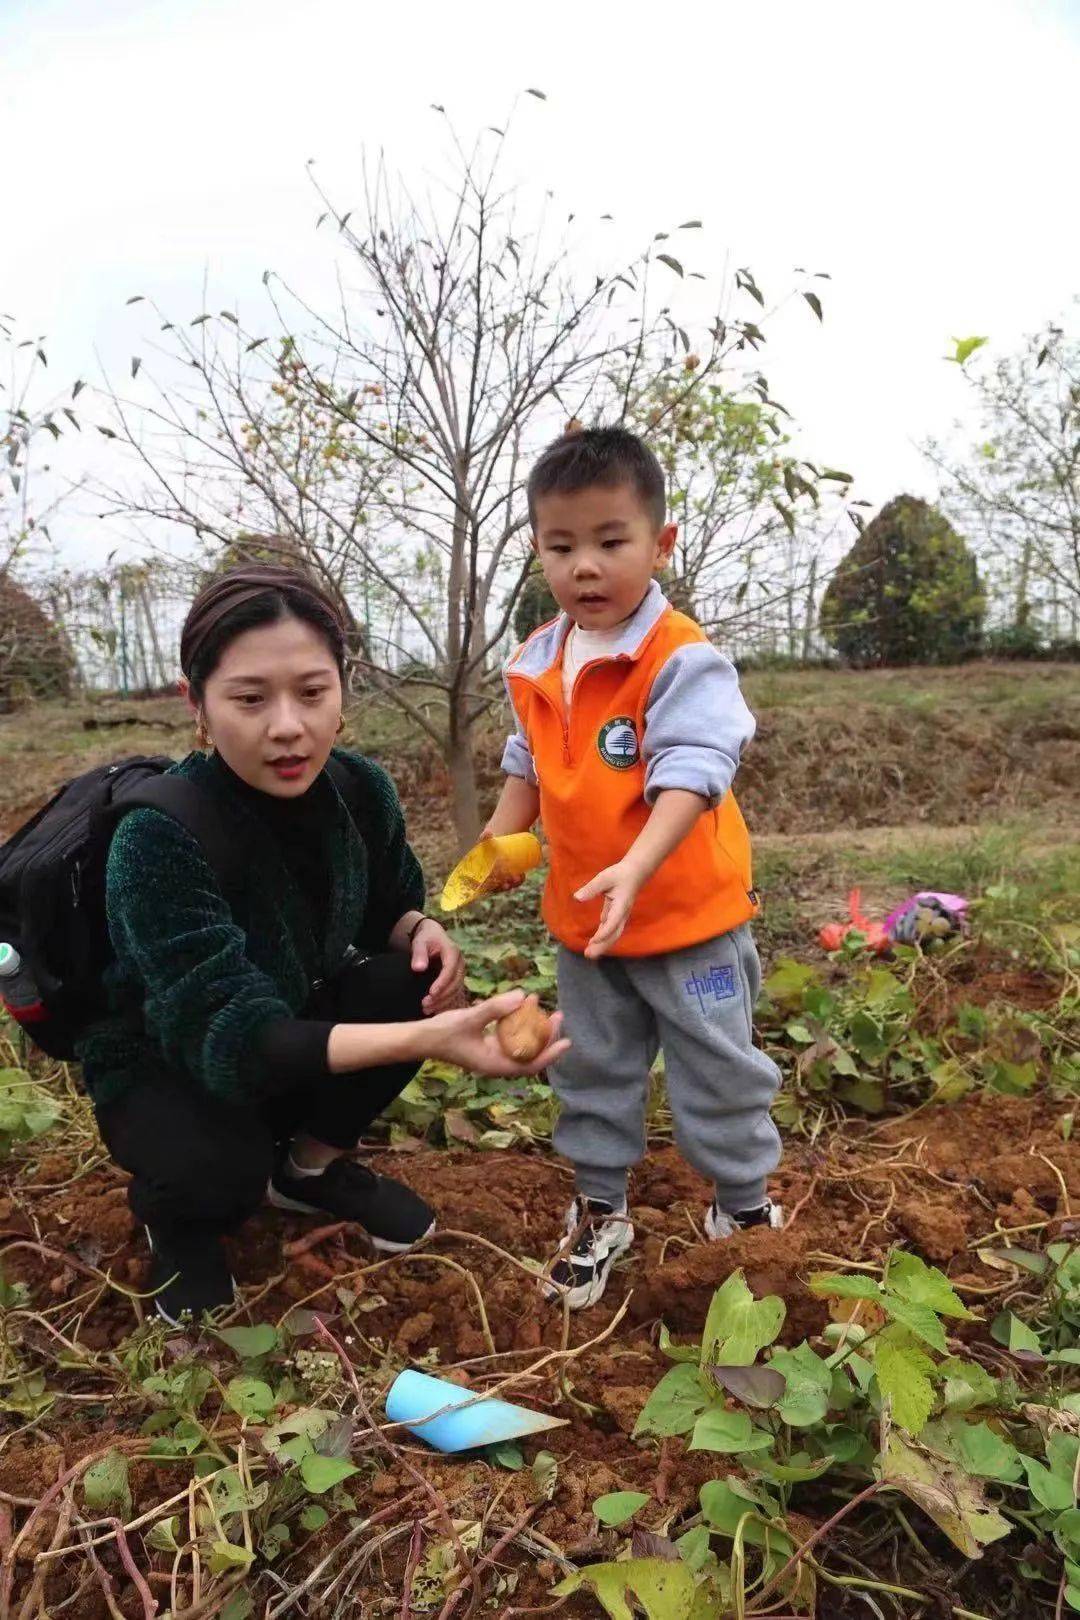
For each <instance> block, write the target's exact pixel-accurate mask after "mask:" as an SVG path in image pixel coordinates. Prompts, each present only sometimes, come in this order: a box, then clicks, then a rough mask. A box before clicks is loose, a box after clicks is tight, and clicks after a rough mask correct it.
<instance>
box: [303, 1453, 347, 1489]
mask: <svg viewBox="0 0 1080 1620" xmlns="http://www.w3.org/2000/svg"><path fill="white" fill-rule="evenodd" d="M356 1472H357V1470H356V1468H354V1466H353V1464H352V1463H351V1462H346V1461H345V1458H344V1457H318V1456H316V1455H315V1454H314V1452H313V1453H312V1454H311V1456H309V1457H305V1458H304V1460H303V1462H302V1463H301V1464H300V1478H301V1479H302V1480H303V1482H304V1485H305V1487H306V1489H307V1490H309V1491H310V1492H311V1494H312V1495H313V1496H321V1495H322V1493H323V1491H328V1490H330V1488H331V1487H332V1486H334V1485H340V1484H341V1481H342V1480H343V1479H348V1478H349V1477H350V1475H352V1474H355V1473H356Z"/></svg>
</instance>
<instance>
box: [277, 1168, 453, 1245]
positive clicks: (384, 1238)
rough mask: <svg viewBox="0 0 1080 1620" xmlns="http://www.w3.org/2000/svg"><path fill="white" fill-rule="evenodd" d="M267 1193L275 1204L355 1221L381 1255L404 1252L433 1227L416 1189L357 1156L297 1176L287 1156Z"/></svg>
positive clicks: (429, 1211) (430, 1211)
mask: <svg viewBox="0 0 1080 1620" xmlns="http://www.w3.org/2000/svg"><path fill="white" fill-rule="evenodd" d="M267 1196H268V1198H269V1200H270V1202H271V1203H272V1204H275V1205H276V1206H277V1208H278V1209H292V1210H296V1211H297V1212H298V1213H299V1214H301V1215H333V1216H335V1217H336V1219H337V1220H339V1221H355V1222H356V1224H357V1226H362V1227H363V1228H364V1231H365V1232H366V1233H367V1235H368V1237H369V1238H370V1239H371V1244H372V1247H373V1248H376V1249H380V1250H382V1252H383V1253H385V1254H403V1253H404V1252H405V1250H406V1249H411V1248H412V1246H413V1244H414V1243H419V1241H420V1239H421V1238H423V1237H427V1235H428V1233H429V1232H433V1231H434V1230H435V1211H434V1210H433V1209H432V1207H431V1205H430V1204H427V1203H425V1202H424V1200H423V1199H422V1198H421V1197H420V1195H419V1194H418V1193H414V1192H413V1190H412V1188H411V1187H406V1186H404V1185H403V1184H402V1183H401V1182H400V1181H394V1180H393V1179H392V1178H391V1177H390V1176H377V1175H376V1174H375V1172H374V1170H369V1169H368V1167H367V1165H366V1164H358V1163H357V1162H356V1160H355V1159H334V1160H333V1162H332V1163H331V1164H328V1165H327V1167H326V1169H325V1170H323V1171H321V1172H320V1173H319V1175H317V1176H298V1175H296V1173H295V1172H294V1171H293V1170H292V1168H291V1166H290V1163H289V1160H288V1158H285V1159H283V1160H282V1162H281V1164H279V1166H278V1168H277V1169H276V1170H275V1171H274V1174H273V1175H272V1176H271V1178H270V1187H269V1190H268V1194H267Z"/></svg>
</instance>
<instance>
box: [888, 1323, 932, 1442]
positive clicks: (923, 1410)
mask: <svg viewBox="0 0 1080 1620" xmlns="http://www.w3.org/2000/svg"><path fill="white" fill-rule="evenodd" d="M874 1371H875V1372H876V1373H877V1381H878V1388H879V1390H880V1391H881V1394H882V1398H883V1399H884V1400H888V1401H889V1402H890V1403H891V1406H892V1415H893V1419H894V1421H895V1422H896V1423H898V1424H899V1425H900V1427H901V1428H902V1429H906V1430H907V1431H908V1433H909V1434H918V1433H919V1431H920V1430H921V1429H923V1428H924V1427H925V1425H926V1422H927V1419H928V1418H929V1416H930V1413H931V1411H932V1409H933V1405H934V1390H933V1386H932V1385H931V1383H930V1378H929V1376H928V1375H929V1374H930V1373H932V1372H933V1371H934V1363H933V1362H932V1361H931V1360H930V1357H929V1356H928V1355H927V1354H926V1352H925V1351H924V1350H919V1349H918V1348H917V1347H916V1346H915V1345H903V1344H893V1343H892V1342H891V1341H890V1340H888V1339H879V1340H878V1342H877V1346H876V1348H875V1351H874Z"/></svg>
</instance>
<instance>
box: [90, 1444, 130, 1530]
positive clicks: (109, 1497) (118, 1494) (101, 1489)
mask: <svg viewBox="0 0 1080 1620" xmlns="http://www.w3.org/2000/svg"><path fill="white" fill-rule="evenodd" d="M83 1496H84V1498H85V1501H86V1505H87V1507H88V1508H92V1509H95V1510H97V1511H99V1512H100V1511H103V1510H104V1509H106V1508H111V1507H119V1508H122V1509H123V1512H124V1516H125V1517H127V1516H128V1515H129V1514H130V1512H131V1485H130V1483H129V1480H128V1464H127V1458H126V1457H125V1456H123V1455H122V1453H121V1452H119V1451H110V1452H107V1453H106V1455H105V1456H104V1457H102V1458H101V1460H100V1461H99V1462H96V1463H94V1464H92V1466H91V1467H89V1468H88V1469H87V1470H86V1473H85V1474H84V1475H83Z"/></svg>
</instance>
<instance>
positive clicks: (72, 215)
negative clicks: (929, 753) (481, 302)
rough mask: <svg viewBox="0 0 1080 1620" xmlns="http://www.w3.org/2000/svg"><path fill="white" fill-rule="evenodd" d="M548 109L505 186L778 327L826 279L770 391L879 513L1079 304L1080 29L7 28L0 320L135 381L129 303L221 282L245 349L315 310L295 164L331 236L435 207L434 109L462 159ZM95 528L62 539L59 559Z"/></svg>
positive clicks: (441, 24) (436, 18) (637, 21)
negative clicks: (748, 286) (659, 259)
mask: <svg viewBox="0 0 1080 1620" xmlns="http://www.w3.org/2000/svg"><path fill="white" fill-rule="evenodd" d="M528 85H536V86H539V87H541V88H542V89H543V90H544V91H545V92H546V93H547V96H548V100H547V102H546V103H545V104H541V103H539V102H536V101H532V100H530V99H528V98H526V100H525V102H524V103H523V104H522V105H521V107H520V109H519V113H518V116H517V124H516V127H517V138H516V141H515V146H514V163H515V164H516V165H517V166H518V167H519V169H520V172H521V173H522V174H523V175H524V176H527V177H528V178H529V179H531V180H532V181H533V182H535V183H538V184H540V185H543V186H550V187H553V188H554V189H555V191H556V193H557V195H558V197H559V198H560V200H561V201H564V202H565V204H566V207H567V209H568V210H569V209H575V210H576V211H577V212H578V214H579V215H580V216H589V217H595V216H597V215H599V214H600V213H602V212H611V213H612V214H614V215H615V216H616V217H617V221H618V226H617V229H618V231H619V232H620V233H621V238H624V239H625V240H626V241H627V243H628V244H637V243H638V242H644V241H646V240H647V239H648V237H649V236H650V235H651V233H652V232H653V231H654V230H655V229H658V228H660V227H661V226H664V225H667V224H670V223H672V222H676V223H677V222H678V221H679V220H682V219H685V218H688V217H700V218H702V219H703V220H704V221H705V224H706V230H705V231H704V232H700V233H696V234H695V236H694V238H693V239H692V242H689V243H688V251H687V254H686V257H687V258H688V260H689V261H690V262H691V263H692V264H693V265H694V266H695V267H696V268H698V269H701V270H703V271H706V272H708V273H709V274H711V275H715V276H717V277H718V276H719V275H720V273H721V272H722V270H723V267H724V265H725V263H727V264H734V265H738V264H744V263H745V264H749V265H751V266H753V268H754V270H755V272H756V274H757V277H758V280H759V282H760V283H761V285H762V286H763V288H764V289H765V290H766V292H767V293H768V294H771V295H778V294H779V293H780V292H781V291H782V290H784V289H785V288H786V287H787V286H788V285H789V283H790V273H791V268H792V266H794V265H796V264H799V265H807V266H809V267H810V268H812V269H822V270H828V271H829V272H831V275H832V281H831V283H825V284H822V285H823V297H824V299H825V306H826V309H825V322H824V324H823V325H822V326H820V327H819V326H818V325H817V323H816V322H815V321H814V319H813V317H812V316H811V315H810V313H809V311H808V310H807V309H806V308H805V306H802V307H800V308H798V309H795V308H792V309H791V311H790V312H785V313H784V314H782V316H781V317H780V319H779V320H778V321H777V323H776V325H775V327H774V328H773V330H772V334H771V338H770V342H769V345H768V349H767V351H766V353H765V357H764V363H765V369H766V372H767V374H768V376H769V379H770V382H771V383H772V386H773V391H774V393H775V394H776V395H777V396H778V397H779V398H781V399H783V400H784V401H785V403H787V405H788V406H789V407H790V408H791V409H792V410H793V412H794V413H795V415H796V417H797V419H798V421H799V423H800V425H801V434H800V444H801V446H802V447H803V448H804V450H805V452H806V453H807V454H808V455H811V456H815V457H820V458H821V459H823V460H825V461H827V462H829V463H831V464H832V465H834V466H841V467H845V468H847V469H848V470H849V471H851V472H853V473H854V474H855V475H856V477H857V479H858V483H859V486H860V491H861V493H863V494H864V495H866V496H867V497H868V498H870V499H871V500H873V501H874V502H875V503H876V502H879V501H882V500H885V499H887V498H888V497H889V496H890V495H893V494H895V493H897V492H898V491H899V490H901V489H904V488H907V489H912V490H916V491H919V492H922V493H932V491H933V488H934V480H933V477H932V474H931V473H930V471H929V470H928V469H927V467H926V466H925V464H924V463H923V461H922V459H921V457H920V456H919V454H918V452H917V450H916V448H915V443H916V442H917V441H920V440H922V439H923V438H924V437H925V436H926V435H927V434H929V433H935V432H936V433H939V434H940V433H941V432H943V431H945V430H946V429H947V428H948V426H949V424H950V423H951V421H952V420H953V418H954V417H955V416H956V414H957V413H958V411H959V410H960V409H961V408H962V405H963V398H964V395H963V388H962V385H961V379H960V378H959V375H958V373H957V370H956V368H955V367H952V366H948V365H946V364H944V363H943V360H942V356H943V355H944V354H945V352H946V350H947V348H948V346H949V338H950V337H951V336H953V335H957V336H962V335H967V334H970V333H976V332H978V333H988V334H989V335H990V337H991V339H992V342H993V345H994V348H995V349H1002V350H1005V349H1008V348H1009V347H1011V346H1013V345H1014V344H1015V343H1016V342H1017V341H1018V339H1019V338H1020V336H1021V335H1022V334H1023V333H1024V332H1026V331H1029V330H1031V329H1033V328H1034V327H1036V326H1038V325H1039V324H1040V323H1041V322H1043V321H1044V320H1045V319H1047V318H1048V317H1050V316H1053V315H1056V314H1059V313H1061V312H1062V310H1063V309H1064V308H1065V307H1066V306H1067V304H1068V302H1069V300H1070V299H1071V298H1072V296H1073V295H1074V294H1076V293H1077V292H1080V274H1078V271H1080V209H1078V207H1077V189H1078V188H1077V179H1076V156H1077V137H1076V130H1077V122H1076V119H1077V105H1078V99H1080V95H1078V92H1080V0H1042V3H1034V0H1033V3H1022V0H971V3H968V0H905V3H904V4H903V5H897V4H888V5H887V4H883V3H881V0H876V3H874V0H871V3H867V0H819V3H817V4H810V3H807V0H755V3H750V0H742V3H740V4H738V5H736V4H732V3H730V0H707V3H706V0H693V3H691V0H664V3H663V4H658V3H656V0H652V3H650V4H648V5H642V4H636V3H632V0H624V3H623V4H622V5H619V6H614V5H611V4H604V5H600V4H595V3H589V0H577V3H575V4H568V3H566V0H545V3H544V4H543V5H523V4H517V5H508V4H505V3H501V4H498V5H494V4H487V3H484V4H478V3H473V0H459V3H458V4H457V5H454V6H450V5H447V4H445V0H443V3H440V4H438V5H434V4H429V3H428V0H413V3H412V4H410V5H408V6H405V5H396V6H395V5H391V4H384V5H381V6H379V7H378V8H376V7H375V6H372V5H370V4H367V5H364V4H357V3H352V0H305V3H304V4H297V3H296V0H0V136H2V148H3V151H4V153H5V187H4V192H5V197H4V202H5V206H4V226H3V230H2V232H0V310H5V311H10V312H12V313H14V314H15V315H16V316H17V317H18V319H19V322H20V325H21V326H22V327H23V328H24V329H25V330H26V331H28V332H34V333H35V334H36V333H37V332H39V331H40V332H46V333H48V334H49V338H50V342H49V345H48V348H49V359H50V376H51V377H52V378H54V379H55V380H56V382H57V383H59V382H60V381H61V380H66V379H69V378H72V377H74V376H76V375H80V376H84V377H87V378H89V379H95V378H97V377H98V376H99V375H100V368H99V365H98V361H97V359H96V358H95V354H97V355H99V356H100V358H101V360H102V361H103V362H104V363H105V364H106V365H107V366H108V367H109V368H110V370H112V371H113V372H115V373H116V374H117V375H118V376H122V375H123V374H124V373H125V372H126V370H127V366H128V359H129V356H130V355H131V354H133V353H135V352H140V349H142V348H143V347H144V345H143V343H142V342H141V341H140V336H141V334H144V333H145V330H146V319H145V315H144V313H143V310H142V306H137V307H136V308H135V309H134V310H132V309H127V308H125V299H126V298H127V297H128V295H129V294H131V293H133V292H142V293H144V294H148V295H152V296H153V297H155V298H156V299H157V300H158V301H160V302H161V303H163V304H164V305H166V306H167V307H168V308H169V309H170V311H172V312H174V313H175V314H176V315H177V317H178V318H190V316H191V315H193V314H195V313H197V312H198V310H199V309H200V308H201V307H202V281H203V276H204V273H208V274H209V277H210V282H211V287H212V294H211V305H212V307H215V308H217V307H222V306H223V305H224V306H225V307H231V308H237V307H239V308H240V309H241V311H242V313H244V314H245V315H246V316H247V318H248V320H249V321H251V323H252V324H256V323H257V322H258V311H259V309H260V307H261V304H260V298H261V292H262V289H261V287H260V277H261V274H262V271H263V270H264V269H265V268H267V267H273V268H274V269H276V270H279V271H281V272H282V273H283V274H285V275H286V277H287V278H288V279H290V280H291V281H292V282H294V283H295V284H297V285H298V286H300V287H301V288H306V289H309V290H311V289H314V290H318V289H320V288H322V287H324V286H325V285H326V277H327V270H328V264H329V260H328V252H329V246H328V243H327V241H326V240H325V238H324V237H317V236H316V235H315V232H314V229H313V227H314V219H315V215H316V213H317V212H318V204H317V202H316V200H315V199H314V197H313V194H312V191H311V187H310V183H309V181H308V178H307V175H306V172H305V162H306V160H307V159H309V158H316V159H318V161H319V164H320V172H321V173H323V174H324V175H326V176H327V177H328V178H329V179H331V180H332V182H333V185H334V190H335V194H336V195H337V196H339V197H341V199H342V205H343V206H348V205H349V204H350V203H351V202H353V201H355V200H357V198H358V195H359V186H358V184H357V183H356V178H357V176H358V173H359V164H360V156H361V152H362V150H364V149H367V150H368V151H371V150H373V149H378V148H382V149H384V150H385V153H386V155H387V159H388V161H389V163H390V164H391V166H392V167H394V168H397V169H400V170H401V171H402V172H404V173H405V174H406V175H407V176H409V177H410V178H412V179H413V180H414V182H418V183H420V184H422V181H423V177H424V176H425V175H426V174H430V173H432V172H438V170H439V168H440V156H441V151H442V148H443V144H444V142H445V126H444V125H443V124H442V122H441V121H440V120H439V119H438V118H437V116H436V115H435V114H434V113H432V112H431V111H430V110H429V103H431V102H433V101H437V102H443V103H445V105H446V107H447V110H448V112H449V113H450V114H451V115H452V116H453V117H454V119H455V122H456V124H457V126H458V128H459V129H460V131H461V132H462V133H463V134H470V133H471V132H472V131H473V130H476V129H479V128H480V127H482V126H483V125H485V124H487V123H489V122H490V123H501V122H502V121H503V119H504V118H505V115H506V113H507V110H508V107H509V106H510V104H511V103H512V101H513V100H514V97H515V96H516V95H517V94H518V93H519V92H520V91H521V90H522V89H524V87H525V86H528ZM598 229H600V228H599V227H598ZM588 247H589V239H588V237H586V238H585V239H584V246H583V252H584V251H587V249H588ZM85 397H86V396H84V398H85ZM95 440H96V446H97V451H98V452H100V451H101V450H102V449H103V448H104V441H103V440H99V439H97V436H96V435H95ZM103 529H104V525H94V526H92V527H89V526H87V525H86V524H85V522H84V521H82V520H81V519H80V518H79V517H78V516H77V515H74V514H73V515H71V516H69V517H67V518H65V519H64V520H63V521H62V522H60V523H59V524H58V525H57V533H58V535H59V536H60V538H61V540H62V543H63V546H64V549H65V554H66V557H67V558H68V559H69V560H77V559H88V558H95V557H98V556H101V555H103V554H104V551H105V550H107V549H108V546H109V543H110V536H109V535H108V534H107V533H103V532H102V531H103Z"/></svg>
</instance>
